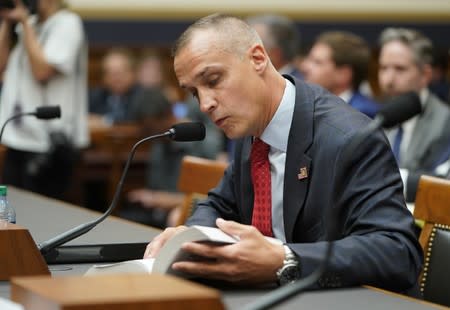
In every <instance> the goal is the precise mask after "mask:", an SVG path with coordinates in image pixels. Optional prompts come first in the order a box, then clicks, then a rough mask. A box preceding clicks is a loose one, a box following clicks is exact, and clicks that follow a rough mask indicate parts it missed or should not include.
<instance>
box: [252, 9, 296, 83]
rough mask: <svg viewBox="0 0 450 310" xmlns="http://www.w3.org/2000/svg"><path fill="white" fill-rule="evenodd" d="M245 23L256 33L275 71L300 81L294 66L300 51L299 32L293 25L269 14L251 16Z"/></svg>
mask: <svg viewBox="0 0 450 310" xmlns="http://www.w3.org/2000/svg"><path fill="white" fill-rule="evenodd" d="M246 21H247V23H248V24H249V25H250V26H252V27H253V28H254V29H255V30H256V32H257V33H258V35H259V37H260V38H261V40H262V42H263V44H264V48H265V49H266V51H267V54H268V55H269V58H270V61H271V62H272V64H273V66H274V67H275V69H277V70H278V72H280V73H281V74H290V75H292V76H295V77H296V78H299V79H302V78H303V76H302V74H301V73H300V71H298V69H297V67H296V66H295V65H294V58H295V57H296V56H297V53H298V51H299V49H300V32H299V31H298V29H297V27H296V25H295V23H294V22H293V21H292V20H290V19H289V18H287V17H285V16H281V15H270V14H267V15H256V16H251V17H249V18H247V20H246Z"/></svg>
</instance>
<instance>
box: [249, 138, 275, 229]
mask: <svg viewBox="0 0 450 310" xmlns="http://www.w3.org/2000/svg"><path fill="white" fill-rule="evenodd" d="M269 149H270V146H269V145H268V144H266V143H264V142H263V141H262V140H260V139H258V138H255V140H254V141H253V145H252V151H251V153H250V161H251V174H252V182H253V192H254V201H253V216H252V225H253V226H255V227H256V228H258V230H259V231H260V232H261V233H262V234H263V235H265V236H269V237H272V236H273V233H272V193H271V191H272V190H271V186H270V183H271V182H270V164H269Z"/></svg>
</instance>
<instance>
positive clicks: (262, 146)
mask: <svg viewBox="0 0 450 310" xmlns="http://www.w3.org/2000/svg"><path fill="white" fill-rule="evenodd" d="M269 150H270V145H268V144H267V143H265V142H264V141H263V140H261V139H259V138H255V139H254V140H253V144H252V152H251V157H252V158H253V159H255V160H258V159H266V158H267V157H268V156H269Z"/></svg>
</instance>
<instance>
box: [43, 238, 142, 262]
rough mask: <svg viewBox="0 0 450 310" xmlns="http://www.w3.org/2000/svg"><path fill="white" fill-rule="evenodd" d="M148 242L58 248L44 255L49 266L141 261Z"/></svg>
mask: <svg viewBox="0 0 450 310" xmlns="http://www.w3.org/2000/svg"><path fill="white" fill-rule="evenodd" d="M147 244H148V242H145V243H113V244H87V245H68V246H61V247H57V248H55V249H53V250H51V251H49V252H48V253H46V254H45V255H44V258H45V261H46V262H47V264H80V263H104V262H121V261H125V260H132V259H140V258H142V257H143V256H144V252H145V249H146V247H147Z"/></svg>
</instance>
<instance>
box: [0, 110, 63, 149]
mask: <svg viewBox="0 0 450 310" xmlns="http://www.w3.org/2000/svg"><path fill="white" fill-rule="evenodd" d="M27 115H34V116H36V118H38V119H46V120H47V119H53V118H60V117H61V108H60V107H59V106H57V105H56V106H46V107H38V108H37V109H36V111H35V112H22V113H18V114H15V115H13V116H11V117H10V118H8V119H7V120H6V121H5V123H4V124H3V126H2V130H1V131H0V142H1V141H2V137H3V131H4V130H5V127H6V124H8V123H9V122H10V121H12V120H14V119H17V118H20V117H22V116H27Z"/></svg>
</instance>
